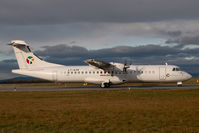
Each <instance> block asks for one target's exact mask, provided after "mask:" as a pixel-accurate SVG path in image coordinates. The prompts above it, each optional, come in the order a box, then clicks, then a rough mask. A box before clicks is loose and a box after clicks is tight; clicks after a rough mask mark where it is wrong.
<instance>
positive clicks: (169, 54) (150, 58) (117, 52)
mask: <svg viewBox="0 0 199 133" xmlns="http://www.w3.org/2000/svg"><path fill="white" fill-rule="evenodd" d="M60 46H61V47H62V48H61V50H60ZM76 47H77V46H68V45H57V46H48V47H45V48H44V49H43V50H40V51H36V53H37V54H38V55H42V56H43V57H44V58H45V59H46V60H47V61H50V62H55V63H61V64H64V65H85V63H84V62H83V60H86V59H92V58H93V59H99V60H103V61H107V62H112V61H113V62H120V63H123V62H124V61H125V60H127V61H128V63H130V64H131V63H132V64H156V65H157V64H164V63H165V62H168V63H169V64H174V65H179V66H181V67H182V68H185V69H186V70H187V71H188V72H190V73H192V74H193V73H195V74H199V71H198V68H197V66H199V58H198V57H199V53H198V51H199V48H197V49H181V48H180V47H169V46H160V45H152V44H151V45H145V46H134V47H130V46H120V47H114V48H107V49H99V50H87V49H86V48H84V47H79V46H78V47H77V49H76ZM58 49H59V50H58ZM53 51H57V52H53ZM69 51H70V52H69ZM67 52H69V53H67ZM66 53H67V54H66ZM187 64H189V65H188V66H187ZM190 66H192V67H190ZM189 68H191V69H189Z"/></svg>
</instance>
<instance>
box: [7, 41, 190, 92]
mask: <svg viewBox="0 0 199 133" xmlns="http://www.w3.org/2000/svg"><path fill="white" fill-rule="evenodd" d="M9 45H11V46H12V47H13V48H14V52H15V55H16V58H17V62H18V65H19V69H16V70H12V72H13V73H16V74H20V75H25V76H30V77H35V78H40V79H45V80H49V81H54V82H85V83H93V84H98V85H100V86H101V87H103V88H104V87H110V85H114V84H122V83H126V82H176V83H177V85H179V86H181V85H182V81H186V80H188V79H190V78H191V77H192V76H191V75H190V74H188V73H187V72H185V71H182V70H180V68H179V67H178V66H175V65H168V64H167V63H166V64H165V65H127V64H122V63H115V62H103V61H99V60H95V59H88V60H86V61H85V62H86V63H88V64H89V66H64V65H59V64H54V63H49V62H46V61H44V60H42V59H40V58H39V57H37V56H36V55H35V54H34V53H33V52H31V50H30V48H29V45H28V44H27V43H26V42H25V41H22V40H13V41H11V42H10V43H9Z"/></svg>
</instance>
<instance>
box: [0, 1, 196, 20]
mask: <svg viewBox="0 0 199 133" xmlns="http://www.w3.org/2000/svg"><path fill="white" fill-rule="evenodd" d="M198 5H199V1H197V0H189V1H187V0H166V1H160V0H122V1H115V0H100V1H96V0H84V1H80V0H67V1H66V0H56V1H55V0H42V1H41V0H34V1H33V0H15V1H9V0H1V1H0V23H1V24H63V23H70V22H143V21H161V20H171V19H198V18H199V14H198Z"/></svg>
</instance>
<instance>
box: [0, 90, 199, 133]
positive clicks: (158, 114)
mask: <svg viewBox="0 0 199 133" xmlns="http://www.w3.org/2000/svg"><path fill="white" fill-rule="evenodd" d="M198 114H199V90H130V91H129V90H114V91H85V90H84V91H61V92H0V133H27V132H28V133H35V132H37V133H60V132H61V133H117V132H118V133H121V132H123V133H125V132H132V133H198V132H199V117H198Z"/></svg>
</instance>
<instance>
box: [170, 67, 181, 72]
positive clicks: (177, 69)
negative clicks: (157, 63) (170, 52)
mask: <svg viewBox="0 0 199 133" xmlns="http://www.w3.org/2000/svg"><path fill="white" fill-rule="evenodd" d="M172 71H181V70H180V68H178V67H175V68H173V70H172Z"/></svg>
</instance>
